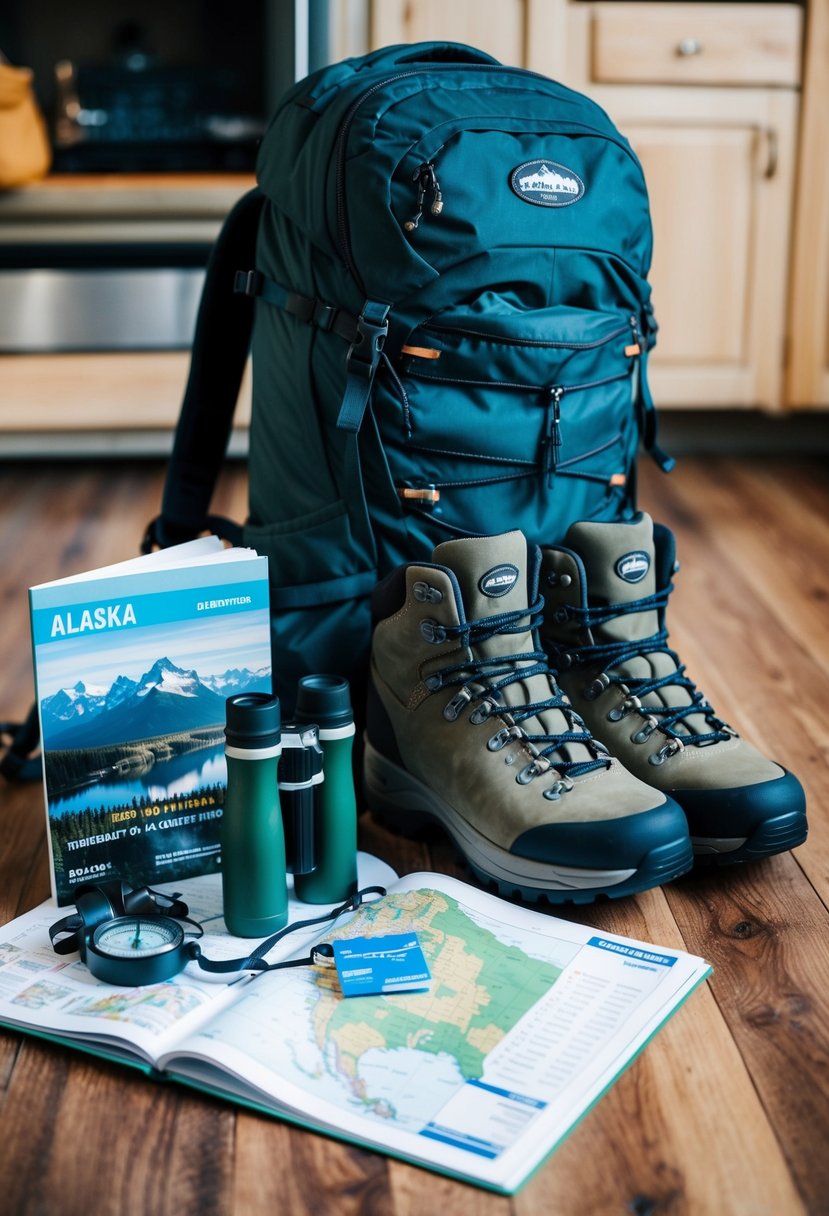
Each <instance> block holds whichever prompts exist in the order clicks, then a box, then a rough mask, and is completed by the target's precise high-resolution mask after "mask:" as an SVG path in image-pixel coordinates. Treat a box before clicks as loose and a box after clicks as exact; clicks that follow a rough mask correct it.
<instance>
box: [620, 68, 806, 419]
mask: <svg viewBox="0 0 829 1216" xmlns="http://www.w3.org/2000/svg"><path fill="white" fill-rule="evenodd" d="M596 92H597V93H598V90H596ZM610 92H612V93H613V94H614V95H613V96H612V97H605V96H604V91H602V96H600V97H597V100H601V101H602V103H603V104H607V105H608V108H609V111H610V113H611V116H612V117H613V119H614V120H615V121H616V123H617V124H618V125H619V127H620V128H621V130H622V131H623V132H624V134H625V135H627V137H628V138H629V139H630V141H631V143H632V144H633V147H634V148H635V150H636V152H637V153H638V155H639V157H640V159H641V161H642V166H643V168H644V172H645V179H646V181H647V184H648V191H649V194H650V199H651V212H652V216H653V226H654V257H653V269H652V272H651V282H652V285H653V303H654V310H655V313H656V319H657V321H658V322H659V326H660V330H659V338H658V344H657V348H656V350H655V352H654V355H653V357H652V360H651V364H650V367H651V372H652V387H653V391H654V395H655V397H656V399H657V401H658V403H659V404H660V405H668V406H688V407H703V408H705V407H709V406H710V407H721V406H746V407H750V406H757V405H759V406H763V407H765V408H767V409H779V408H780V406H781V404H782V402H781V377H782V367H783V345H784V324H783V322H784V299H785V290H786V273H787V261H788V232H789V223H790V213H791V186H792V171H793V152H794V139H795V130H794V123H795V106H796V95H795V94H793V93H789V92H784V91H779V92H777V91H772V90H766V91H756V92H755V91H753V90H751V91H749V90H741V91H740V92H739V93H738V92H735V91H726V90H705V91H704V93H703V91H702V90H700V92H699V93H698V94H697V95H696V96H693V95H692V96H691V97H690V98H689V97H688V94H687V91H686V90H661V89H660V90H642V89H631V90H626V91H622V90H619V91H616V90H612V91H611V90H608V93H610Z"/></svg>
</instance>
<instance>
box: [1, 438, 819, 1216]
mask: <svg viewBox="0 0 829 1216" xmlns="http://www.w3.org/2000/svg"><path fill="white" fill-rule="evenodd" d="M161 476H162V471H161V469H160V468H159V467H158V466H155V465H141V464H132V465H121V464H102V465H99V466H91V467H82V466H78V465H69V464H67V465H55V466H52V467H46V466H27V465H20V466H16V467H7V468H6V469H5V471H0V604H2V612H0V717H2V718H9V717H12V716H13V715H19V714H21V713H23V712H24V711H25V710H26V709H27V707H28V705H29V703H30V701H31V699H32V684H31V667H30V657H29V642H28V618H27V609H26V589H27V587H28V586H29V585H30V584H31V583H34V582H42V581H45V580H47V579H52V578H57V577H59V576H61V575H66V574H70V573H73V572H75V571H80V570H84V569H89V568H92V567H95V566H100V565H103V564H106V563H107V562H112V561H117V560H121V559H123V558H126V557H131V556H133V555H134V553H135V552H136V549H137V545H138V542H139V539H140V536H141V533H142V530H143V526H144V524H145V523H146V522H147V520H148V519H149V518H150V517H151V516H152V515H153V514H154V513H155V511H156V509H157V504H158V502H159V499H160V487H161ZM642 481H643V485H642V492H641V502H642V505H643V506H644V507H645V508H646V509H648V510H650V511H651V513H652V514H653V515H654V516H655V517H656V518H658V519H661V520H662V521H663V522H665V523H667V524H668V525H670V526H671V527H672V528H673V529H674V530H675V531H676V533H677V535H678V543H679V556H680V559H681V561H682V567H683V568H682V571H681V573H680V575H679V580H678V590H677V592H676V594H675V596H674V602H672V604H671V608H670V622H669V623H670V626H671V631H672V637H673V641H674V644H675V645H676V646H677V648H678V649H679V650H680V652H681V653H682V654H683V656H684V658H685V660H686V662H687V663H688V666H689V669H690V673H691V675H692V676H693V677H695V678H696V679H697V680H698V682H699V683H700V685H701V686H702V687H703V688H704V689H705V690H706V691H707V693H708V695H709V696H710V698H711V700H712V701H713V702H714V704H715V705H716V706H717V707H718V709H719V712H721V713H722V715H723V716H724V717H725V718H726V719H728V720H729V721H731V722H732V723H733V724H734V725H736V726H738V727H739V728H740V729H741V731H742V732H743V733H744V734H746V735H747V736H748V737H750V738H751V739H753V740H754V741H755V742H756V743H757V744H758V745H760V746H761V747H762V748H763V749H764V750H766V751H767V752H768V753H769V754H771V755H772V756H774V757H775V758H776V759H778V760H779V761H781V762H783V763H785V764H787V765H789V766H790V767H791V768H792V769H793V770H794V771H795V772H796V773H797V774H798V775H799V776H800V778H801V780H802V781H803V782H804V784H805V786H806V788H807V795H808V802H809V812H810V821H811V832H810V837H809V840H808V842H807V844H806V845H804V846H803V847H802V848H800V849H798V850H797V851H796V853H795V854H786V855H783V856H780V857H777V858H772V859H769V860H767V861H764V862H761V863H757V864H755V865H753V866H746V867H741V868H737V869H736V870H735V871H734V872H729V871H723V872H721V873H718V874H715V875H713V876H707V875H704V874H703V875H692V876H691V877H689V878H686V879H684V880H681V881H680V882H678V883H675V884H674V885H672V886H671V887H669V888H667V889H662V890H657V891H651V892H648V893H646V894H644V895H641V896H637V897H635V898H631V899H627V900H622V901H619V902H618V903H605V904H599V905H596V906H594V907H591V908H589V909H586V910H583V911H580V912H579V913H578V914H577V915H578V918H579V919H581V920H584V921H585V922H588V923H592V924H594V925H596V926H597V927H598V928H600V929H603V930H608V931H609V930H613V931H616V932H619V933H624V934H630V935H633V936H636V937H644V938H647V939H651V940H653V941H655V942H661V943H664V944H667V945H675V946H680V947H685V948H687V949H689V950H691V951H692V952H694V953H697V954H702V955H704V956H705V957H707V958H708V959H709V960H710V961H711V962H712V963H713V965H714V968H715V971H714V976H713V979H712V980H711V981H710V982H709V984H708V985H706V986H705V988H704V989H701V990H699V991H698V992H697V993H695V994H694V996H693V997H692V998H691V1000H690V1001H689V1002H688V1003H687V1004H686V1005H685V1006H684V1007H683V1008H682V1009H681V1010H680V1011H679V1013H678V1014H677V1015H676V1016H675V1018H674V1019H673V1020H672V1021H671V1022H670V1023H669V1024H668V1026H666V1027H665V1028H664V1030H662V1031H661V1032H660V1033H659V1034H658V1035H657V1037H656V1038H655V1039H654V1041H653V1042H652V1043H651V1044H650V1045H649V1046H648V1047H647V1049H646V1050H645V1052H644V1053H643V1054H642V1056H640V1058H639V1059H638V1060H637V1061H636V1062H635V1063H634V1064H633V1066H632V1067H631V1068H630V1069H629V1071H628V1072H627V1073H626V1074H625V1075H624V1076H623V1077H622V1078H621V1080H620V1081H619V1082H618V1083H617V1084H616V1085H615V1086H614V1087H613V1088H612V1089H611V1091H610V1092H609V1093H608V1094H607V1095H606V1096H605V1097H604V1098H603V1099H602V1101H601V1102H600V1103H599V1105H598V1106H597V1107H596V1108H595V1110H593V1111H592V1112H591V1113H590V1114H589V1115H588V1116H587V1118H586V1119H585V1120H584V1122H583V1123H582V1124H581V1125H580V1126H579V1127H578V1128H577V1129H576V1131H575V1132H574V1133H573V1135H572V1136H571V1137H570V1138H569V1140H568V1141H567V1142H566V1143H565V1144H564V1145H563V1147H562V1148H561V1149H560V1150H559V1151H558V1152H557V1153H556V1154H555V1155H554V1156H553V1157H552V1158H551V1160H550V1161H549V1162H548V1163H547V1164H546V1166H545V1167H544V1168H542V1169H541V1170H540V1171H539V1173H538V1174H537V1175H536V1176H535V1177H534V1178H533V1179H532V1181H531V1182H530V1183H529V1184H528V1185H527V1186H526V1187H525V1188H524V1190H523V1191H521V1192H520V1193H519V1194H518V1195H517V1196H515V1197H514V1198H513V1199H506V1198H502V1197H499V1196H493V1195H491V1194H488V1193H486V1192H483V1191H479V1190H477V1189H475V1188H472V1187H468V1186H464V1185H462V1184H459V1183H455V1182H451V1181H449V1180H446V1179H441V1178H439V1177H438V1176H436V1175H431V1174H429V1173H427V1172H425V1171H422V1170H418V1169H415V1168H413V1167H409V1166H406V1165H403V1164H400V1163H397V1162H392V1161H389V1160H387V1159H386V1158H384V1157H381V1156H378V1155H376V1154H373V1153H370V1152H364V1151H361V1150H359V1149H355V1148H350V1147H347V1146H344V1145H342V1144H338V1143H335V1142H333V1141H329V1140H326V1139H324V1138H323V1137H319V1136H315V1135H312V1134H309V1133H306V1132H302V1131H300V1130H297V1129H294V1128H291V1127H289V1126H287V1125H285V1124H280V1123H277V1122H275V1121H272V1120H268V1119H266V1118H264V1117H258V1116H255V1115H253V1114H248V1113H243V1112H238V1111H236V1110H234V1108H233V1107H231V1106H229V1105H224V1104H222V1103H220V1102H218V1101H212V1100H210V1099H207V1098H203V1097H201V1096H197V1095H194V1094H190V1093H186V1092H184V1091H183V1090H179V1089H177V1088H176V1087H173V1086H169V1087H168V1086H165V1085H162V1084H158V1083H155V1082H153V1081H149V1080H145V1079H144V1078H143V1077H141V1076H140V1075H139V1074H133V1073H131V1072H129V1071H127V1070H125V1069H119V1068H118V1067H116V1066H114V1065H113V1066H109V1065H107V1064H104V1063H101V1062H98V1061H97V1060H94V1059H91V1058H85V1057H84V1056H82V1055H79V1054H74V1053H71V1052H68V1051H64V1050H61V1049H59V1048H56V1047H53V1046H50V1045H48V1044H45V1043H44V1044H41V1043H38V1042H36V1041H34V1040H26V1039H23V1038H22V1037H18V1036H16V1035H13V1034H7V1033H0V1143H1V1144H2V1153H0V1210H2V1211H3V1212H5V1213H9V1214H15V1216H16V1214H17V1213H28V1214H32V1216H34V1214H35V1213H38V1214H41V1213H45V1214H47V1216H52V1214H53V1213H54V1214H59V1216H75V1214H76V1213H77V1216H88V1214H89V1213H91V1212H94V1213H95V1214H96V1216H109V1214H112V1216H115V1213H119V1214H123V1213H126V1214H127V1216H133V1214H142V1216H143V1214H144V1213H146V1214H147V1216H167V1214H169V1216H188V1214H189V1213H195V1212H199V1213H200V1214H201V1216H213V1214H216V1216H226V1214H228V1213H233V1214H234V1216H236V1214H238V1216H247V1214H248V1213H257V1214H258V1213H265V1212H267V1213H283V1212H286V1213H308V1214H313V1216H320V1214H324V1216H327V1214H328V1213H333V1214H335V1216H340V1214H343V1216H346V1214H348V1216H350V1214H355V1216H356V1214H358V1213H360V1214H362V1213H371V1214H377V1216H379V1214H385V1213H391V1214H393V1216H419V1214H421V1213H430V1214H431V1213H434V1212H437V1211H443V1212H446V1213H451V1214H452V1216H465V1214H467V1213H468V1214H469V1216H473V1214H474V1216H508V1214H509V1216H542V1214H543V1216H585V1214H586V1216H595V1214H604V1213H619V1214H620V1216H622V1214H628V1213H633V1216H657V1214H659V1216H661V1214H667V1213H670V1214H671V1216H674V1214H680V1213H683V1214H684V1213H689V1214H691V1216H697V1214H698V1213H703V1214H708V1213H711V1214H712V1216H731V1214H734V1216H759V1214H768V1216H796V1214H800V1213H810V1214H811V1213H814V1214H817V1213H828V1212H829V911H828V910H827V897H828V896H829V825H828V824H827V814H826V810H827V806H829V771H828V770H827V729H826V728H827V720H829V714H827V706H829V616H828V615H827V602H828V601H829V487H828V486H827V482H826V478H825V472H824V470H823V467H822V465H821V464H820V463H819V462H818V461H816V460H815V461H811V460H808V459H803V460H789V459H787V460H777V461H775V460H771V459H768V460H757V459H753V460H751V461H740V460H736V459H718V460H708V461H699V460H691V459H689V460H686V461H685V462H683V463H681V464H680V466H679V468H678V469H677V470H676V471H675V472H674V473H673V474H672V475H671V476H670V477H669V478H665V477H663V476H662V475H661V474H659V473H658V472H655V471H654V469H653V468H652V467H649V466H648V465H647V464H645V465H644V466H643V469H642ZM245 492H246V491H245V483H244V474H243V471H242V470H241V469H240V468H235V469H233V470H231V471H230V472H229V473H228V474H227V475H226V476H225V478H224V481H223V483H222V485H221V488H220V492H219V495H218V498H217V500H216V504H215V505H216V508H217V509H218V510H220V511H223V512H225V513H231V514H234V515H236V516H237V517H241V516H242V515H243V514H244V503H245ZM0 816H1V817H2V819H1V822H2V833H0V918H2V921H6V920H8V919H10V918H11V917H13V916H16V915H18V914H19V913H21V912H23V911H25V910H26V909H27V908H29V907H30V906H32V905H33V904H35V903H36V902H39V901H40V900H42V899H44V898H45V897H46V896H47V895H48V886H49V884H48V877H47V855H46V839H45V827H44V815H43V807H42V798H41V790H40V787H39V786H34V785H29V786H19V787H14V788H12V787H4V788H2V789H0ZM361 843H362V846H363V847H365V848H368V849H370V850H372V851H374V852H376V853H378V854H381V855H382V856H384V857H385V858H386V859H387V860H389V861H390V862H391V864H392V865H394V866H395V867H396V868H397V869H398V871H400V872H405V871H410V870H413V869H430V868H431V869H442V870H446V871H448V872H452V873H460V871H458V870H457V868H456V866H455V863H454V861H453V858H452V855H451V852H450V850H449V848H448V847H447V846H446V844H445V842H442V841H440V840H436V841H432V842H429V843H428V844H424V843H422V842H421V843H416V842H406V841H402V840H400V839H398V838H394V837H392V836H390V835H388V834H387V833H386V832H385V831H383V830H381V829H380V828H378V827H377V826H376V825H374V824H372V823H371V821H370V820H369V819H368V818H367V817H364V819H363V821H362V825H361Z"/></svg>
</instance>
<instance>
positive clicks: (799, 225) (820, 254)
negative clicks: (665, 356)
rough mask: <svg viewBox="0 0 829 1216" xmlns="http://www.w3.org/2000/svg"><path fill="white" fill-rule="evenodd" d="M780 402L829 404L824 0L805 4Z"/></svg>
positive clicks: (828, 69) (827, 34)
mask: <svg viewBox="0 0 829 1216" xmlns="http://www.w3.org/2000/svg"><path fill="white" fill-rule="evenodd" d="M807 20H808V28H807V37H806V56H805V64H804V71H805V75H804V82H803V110H802V122H801V128H800V149H799V157H798V169H797V195H796V203H795V212H794V228H793V245H792V277H791V291H790V308H789V335H788V348H787V355H788V359H787V374H786V403H787V405H789V406H790V407H792V408H807V409H808V408H810V407H823V408H826V407H829V0H814V2H813V3H811V4H810V5H809V8H808V18H807Z"/></svg>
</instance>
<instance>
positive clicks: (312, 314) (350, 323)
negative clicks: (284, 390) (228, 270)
mask: <svg viewBox="0 0 829 1216" xmlns="http://www.w3.org/2000/svg"><path fill="white" fill-rule="evenodd" d="M234 291H236V292H237V293H239V294H241V295H245V296H252V297H253V298H254V299H259V300H264V301H265V303H266V304H273V305H274V307H276V308H281V309H283V310H284V311H285V312H288V313H290V314H291V316H293V317H296V318H297V320H298V321H301V322H302V323H303V324H304V325H315V326H316V327H317V329H322V330H325V332H326V333H328V332H331V333H335V334H337V336H338V337H340V338H343V339H344V340H345V341H346V342H349V343H351V342H356V341H357V338H358V336H359V333H360V318H359V317H355V316H354V314H353V313H350V312H346V311H345V309H344V308H337V307H335V305H333V304H326V302H325V301H324V300H317V299H314V298H312V297H311V296H303V295H300V294H299V292H297V291H289V290H288V288H287V287H283V286H282V285H281V284H280V283H276V282H275V281H274V280H273V279H269V278H268V276H267V275H264V274H262V272H261V271H259V270H238V271H237V272H236V278H235V281H234Z"/></svg>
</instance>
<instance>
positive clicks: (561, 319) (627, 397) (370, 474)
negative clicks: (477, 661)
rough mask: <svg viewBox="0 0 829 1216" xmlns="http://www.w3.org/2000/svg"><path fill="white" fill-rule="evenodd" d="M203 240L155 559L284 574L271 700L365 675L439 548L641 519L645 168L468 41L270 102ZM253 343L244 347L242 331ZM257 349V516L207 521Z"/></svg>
mask: <svg viewBox="0 0 829 1216" xmlns="http://www.w3.org/2000/svg"><path fill="white" fill-rule="evenodd" d="M257 180H258V189H257V190H255V191H252V192H251V193H250V194H248V195H246V196H245V197H244V198H243V199H242V200H241V201H240V203H239V204H238V205H237V206H236V208H235V209H234V211H233V212H231V214H230V216H229V217H228V220H227V221H226V224H225V226H224V229H223V231H222V234H221V236H220V238H219V240H218V242H217V244H216V246H215V248H214V251H213V255H212V258H211V264H210V266H209V268H208V275H207V279H206V283H205V288H204V294H203V297H202V303H201V308H200V315H199V321H198V325H197V331H196V338H195V342H194V349H193V356H192V365H191V371H190V378H189V382H188V386H187V391H186V394H185V399H184V404H183V407H182V413H181V418H180V422H179V425H178V430H177V433H176V439H175V444H174V450H173V454H172V458H171V462H170V465H169V470H168V475H167V479H166V485H165V490H164V496H163V502H162V510H161V515H160V516H159V517H158V519H156V520H155V521H153V523H152V524H151V525H150V528H149V530H148V534H147V537H146V539H145V547H150V546H151V545H153V544H161V545H168V544H172V543H175V542H176V541H180V540H184V539H187V538H189V537H191V536H193V535H196V534H198V532H200V531H201V530H203V529H205V528H212V529H214V530H217V531H219V532H220V533H222V534H224V535H227V536H229V537H230V538H231V539H233V540H235V541H240V540H241V541H243V543H245V544H248V545H251V546H253V547H254V548H256V549H257V550H258V552H259V553H261V554H265V555H266V556H267V557H268V558H269V560H270V574H271V614H272V619H273V653H274V669H275V691H276V692H278V693H279V695H280V696H281V697H282V698H283V700H285V701H286V702H287V703H288V705H289V706H290V704H291V702H292V699H293V690H294V689H295V687H296V681H297V679H298V677H299V676H300V675H303V674H306V673H308V672H311V671H334V672H338V673H340V674H342V675H345V676H347V677H349V678H350V679H351V680H352V681H353V682H354V683H356V684H357V685H359V684H360V683H361V682H362V678H363V673H364V668H365V664H366V656H367V651H368V645H369V638H370V611H369V601H370V593H371V591H372V589H373V588H374V586H375V584H376V582H377V580H378V578H379V577H382V576H383V575H385V574H386V573H387V572H388V571H389V570H390V569H392V568H393V567H394V566H396V565H398V564H399V563H401V562H404V561H409V560H423V559H426V560H428V559H429V557H430V555H431V551H432V548H433V547H434V545H435V544H437V543H438V542H440V541H443V540H446V539H448V538H451V537H457V536H466V535H470V534H480V535H488V534H491V533H495V532H500V531H504V530H505V529H509V528H520V529H521V530H522V531H523V532H524V533H525V534H526V536H527V537H528V539H529V540H530V541H531V542H545V543H547V544H551V543H555V542H556V541H559V540H560V539H561V537H562V536H563V534H564V532H565V531H566V529H567V527H568V525H569V524H570V523H571V522H573V521H574V520H576V519H600V520H609V519H619V518H624V517H626V516H629V515H630V514H632V513H633V511H634V510H635V458H636V452H637V448H638V445H639V442H640V439H641V440H644V443H645V446H646V447H647V448H648V449H649V450H650V451H651V452H652V453H653V454H654V456H655V457H656V459H657V460H658V462H659V463H660V464H661V465H662V467H663V468H665V469H667V468H668V467H670V464H671V463H672V462H671V461H670V460H669V459H668V458H667V457H666V456H665V455H664V454H663V453H662V452H660V451H659V449H658V447H657V446H656V442H655V440H656V426H655V415H654V410H653V405H652V402H651V399H650V396H649V394H648V390H647V380H646V363H647V356H648V350H649V349H650V347H651V346H652V345H653V342H654V337H655V324H654V320H653V316H652V312H651V307H650V288H649V286H648V283H647V279H646V276H647V273H648V268H649V264H650V258H651V224H650V216H649V211H648V198H647V193H646V189H645V184H644V181H643V177H642V170H641V166H640V164H639V161H638V160H637V158H636V156H635V155H634V153H633V152H632V150H631V148H630V145H629V144H628V142H627V141H626V140H625V139H624V138H623V137H622V136H621V135H620V134H619V132H618V131H617V130H616V128H615V127H614V125H613V124H612V122H611V121H610V120H609V118H608V117H607V115H606V114H605V113H604V112H603V111H602V110H601V109H600V108H599V107H598V106H597V105H595V104H594V103H593V102H591V101H590V100H588V99H587V98H586V97H583V96H582V95H580V94H579V93H576V92H573V91H572V90H571V89H568V88H565V87H564V86H562V85H560V84H556V83H555V82H553V81H551V80H548V79H546V78H545V77H543V76H540V75H538V74H536V73H534V72H528V71H523V70H520V69H517V68H510V67H504V66H502V65H501V64H499V63H498V62H497V61H496V60H494V59H492V58H491V57H490V56H488V55H485V54H483V53H482V52H479V51H476V50H474V49H472V48H471V47H466V46H461V45H456V44H446V43H424V44H416V45H404V46H395V47H386V48H384V49H383V50H380V51H377V52H375V53H373V54H370V55H366V56H364V57H362V58H359V59H350V60H346V61H345V62H343V63H339V64H336V65H334V66H331V67H327V68H324V69H323V70H322V71H320V72H317V73H316V74H315V75H313V76H311V77H309V78H308V79H307V80H303V81H301V82H300V83H298V84H296V85H295V86H294V87H293V88H292V89H291V90H290V91H289V92H288V93H287V94H286V95H285V97H284V98H283V100H282V102H281V104H280V105H279V107H278V109H277V111H276V113H275V115H274V117H273V119H272V121H271V123H270V125H269V127H268V130H267V132H266V134H265V136H264V139H263V141H262V145H261V150H260V153H259V160H258V169H257ZM251 335H252V336H251ZM249 346H250V347H251V349H252V356H253V414H252V423H251V431H250V455H249V474H250V516H249V519H248V522H247V523H246V525H245V526H244V528H243V529H240V528H238V527H236V526H233V525H229V524H228V522H227V521H224V520H217V519H216V518H215V517H213V516H211V515H209V505H210V498H211V494H212V490H213V486H214V483H215V480H216V477H217V475H218V472H219V469H220V467H221V464H222V460H223V458H224V453H225V448H226V444H227V440H228V436H229V433H230V428H231V421H232V413H233V405H234V402H235V400H236V396H237V392H238V387H239V382H240V379H241V374H242V370H243V367H244V363H245V360H246V358H247V353H248V348H249Z"/></svg>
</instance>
